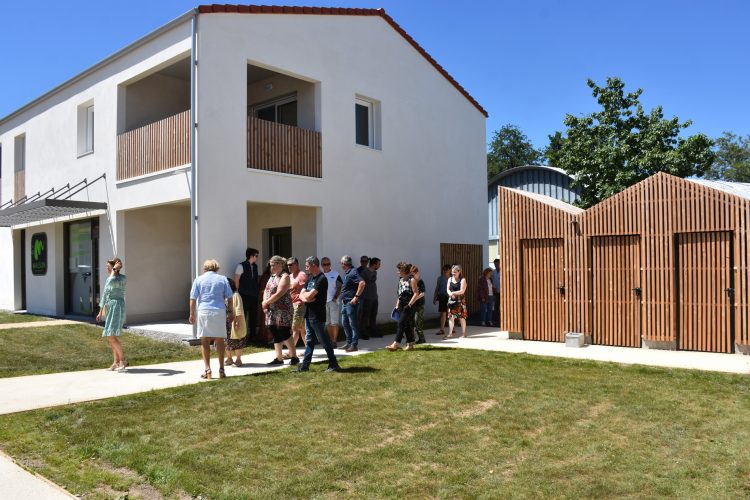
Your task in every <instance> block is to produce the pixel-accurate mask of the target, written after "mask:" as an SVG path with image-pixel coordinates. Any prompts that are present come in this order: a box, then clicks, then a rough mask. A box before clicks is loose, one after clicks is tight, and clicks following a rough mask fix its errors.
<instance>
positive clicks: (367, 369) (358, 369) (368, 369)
mask: <svg viewBox="0 0 750 500" xmlns="http://www.w3.org/2000/svg"><path fill="white" fill-rule="evenodd" d="M379 371H380V368H373V367H372V366H349V367H346V368H344V367H343V366H342V367H341V371H339V373H376V372H379Z"/></svg>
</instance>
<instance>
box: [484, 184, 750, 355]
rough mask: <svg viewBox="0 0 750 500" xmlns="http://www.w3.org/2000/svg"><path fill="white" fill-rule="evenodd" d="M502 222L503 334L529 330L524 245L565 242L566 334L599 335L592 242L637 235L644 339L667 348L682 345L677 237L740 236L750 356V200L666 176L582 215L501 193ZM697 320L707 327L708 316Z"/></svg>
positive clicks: (738, 331)
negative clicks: (525, 316) (540, 240)
mask: <svg viewBox="0 0 750 500" xmlns="http://www.w3.org/2000/svg"><path fill="white" fill-rule="evenodd" d="M498 221H499V239H500V246H499V253H500V257H501V276H500V278H501V288H502V289H503V291H502V295H501V304H502V311H503V317H502V318H501V328H502V329H503V330H507V331H513V332H520V331H522V328H523V325H522V323H523V320H522V318H523V310H522V307H523V297H522V296H521V294H520V292H519V291H520V290H521V287H522V284H523V283H522V281H523V276H522V274H521V272H520V259H521V257H520V254H521V252H520V248H521V246H520V242H521V241H522V240H524V239H536V238H564V239H565V245H564V251H565V259H564V261H565V262H564V266H565V281H566V283H567V287H568V288H567V293H566V307H565V311H566V320H565V321H566V327H565V330H566V331H577V332H583V333H586V334H588V335H591V334H592V332H591V330H592V327H593V324H594V319H593V290H592V289H591V285H592V280H591V279H590V276H591V272H592V262H591V261H592V252H591V245H590V244H589V243H588V241H589V239H590V238H593V237H604V236H614V235H620V234H633V235H636V234H637V235H640V266H641V268H642V269H641V288H642V290H643V292H642V301H641V336H642V339H643V340H644V341H647V342H656V343H660V342H661V343H663V344H662V345H664V346H665V347H668V346H670V345H676V343H677V331H678V326H677V325H678V321H679V317H678V316H679V314H680V311H679V310H678V305H679V304H678V297H677V281H678V275H677V267H678V266H677V264H676V260H677V258H678V255H677V254H676V252H677V248H676V240H675V238H676V235H677V234H680V233H690V232H721V231H732V232H733V234H734V238H733V243H732V250H733V255H734V268H733V269H732V273H733V274H732V277H733V280H734V288H735V298H734V309H733V311H734V312H733V314H734V323H735V326H734V328H735V341H736V343H737V344H738V345H740V346H741V347H742V349H743V350H750V255H749V252H750V231H748V224H750V200H747V199H745V198H740V197H739V196H735V195H732V194H730V193H726V192H724V191H719V190H716V189H712V188H710V187H707V186H704V185H701V184H697V183H694V182H690V181H687V180H684V179H679V178H677V177H674V176H670V175H668V174H664V173H659V174H656V175H654V176H652V177H650V178H648V179H646V180H644V181H642V182H640V183H638V184H636V185H634V186H631V187H630V188H628V189H626V190H625V191H623V192H622V193H619V194H617V195H615V196H613V197H611V198H609V199H607V200H605V201H603V202H601V203H599V204H598V205H596V206H594V207H592V208H590V209H588V210H587V211H586V212H583V213H580V214H577V215H576V214H573V215H571V214H570V213H565V212H564V211H562V210H559V209H557V208H555V207H553V206H551V205H550V204H547V203H542V202H540V201H539V200H533V199H530V198H529V197H527V196H524V195H522V194H519V193H518V192H516V191H514V190H509V189H505V188H500V189H499V196H498ZM571 222H576V223H575V224H571ZM696 257H697V256H696ZM693 286H702V287H703V288H702V289H701V290H698V291H696V293H702V294H704V295H705V294H708V293H709V291H708V290H706V289H705V287H706V284H705V283H703V282H701V283H699V282H698V281H695V284H694V285H693ZM695 313H696V314H699V311H696V312H695ZM695 321H697V322H702V321H704V318H702V317H698V318H696V319H695ZM706 331H708V330H706ZM717 345H718V343H717Z"/></svg>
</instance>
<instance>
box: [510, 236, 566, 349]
mask: <svg viewBox="0 0 750 500" xmlns="http://www.w3.org/2000/svg"><path fill="white" fill-rule="evenodd" d="M521 254H522V274H523V289H522V291H521V293H522V296H523V304H524V305H523V313H524V314H523V338H524V339H527V340H545V341H548V342H562V341H564V339H565V332H564V329H565V311H564V309H565V301H564V298H565V295H564V293H561V292H560V287H563V288H564V287H565V279H564V270H563V240H562V238H556V239H542V240H522V241H521Z"/></svg>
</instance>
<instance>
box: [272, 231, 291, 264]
mask: <svg viewBox="0 0 750 500" xmlns="http://www.w3.org/2000/svg"><path fill="white" fill-rule="evenodd" d="M273 255H280V256H282V257H284V258H288V257H291V256H292V228H291V226H289V227H274V228H270V229H268V256H269V258H270V257H271V256H273Z"/></svg>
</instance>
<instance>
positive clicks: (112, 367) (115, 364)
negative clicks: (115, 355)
mask: <svg viewBox="0 0 750 500" xmlns="http://www.w3.org/2000/svg"><path fill="white" fill-rule="evenodd" d="M119 365H120V363H118V362H117V361H115V362H114V363H112V366H110V367H109V368H107V370H109V371H111V372H113V371H115V370H117V367H118V366H119Z"/></svg>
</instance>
